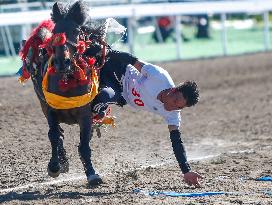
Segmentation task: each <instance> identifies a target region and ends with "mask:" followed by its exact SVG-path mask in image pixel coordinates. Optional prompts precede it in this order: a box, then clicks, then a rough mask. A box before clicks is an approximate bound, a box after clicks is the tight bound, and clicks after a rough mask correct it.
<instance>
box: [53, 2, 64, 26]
mask: <svg viewBox="0 0 272 205" xmlns="http://www.w3.org/2000/svg"><path fill="white" fill-rule="evenodd" d="M65 13H66V10H65V7H64V5H63V4H61V3H59V2H56V3H55V4H54V5H53V9H52V13H51V19H52V20H53V21H54V22H55V23H57V22H58V21H59V20H61V19H63V18H64V15H65Z"/></svg>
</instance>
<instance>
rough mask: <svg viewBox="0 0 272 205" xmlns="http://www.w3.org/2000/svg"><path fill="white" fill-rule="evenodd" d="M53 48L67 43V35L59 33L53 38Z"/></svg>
mask: <svg viewBox="0 0 272 205" xmlns="http://www.w3.org/2000/svg"><path fill="white" fill-rule="evenodd" d="M51 39H52V46H61V45H64V44H65V42H66V36H65V33H57V34H54V35H53V36H52V38H51Z"/></svg>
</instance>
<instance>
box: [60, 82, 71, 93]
mask: <svg viewBox="0 0 272 205" xmlns="http://www.w3.org/2000/svg"><path fill="white" fill-rule="evenodd" d="M59 89H60V91H62V92H66V91H67V90H68V89H69V85H68V82H67V81H65V80H63V79H62V80H59Z"/></svg>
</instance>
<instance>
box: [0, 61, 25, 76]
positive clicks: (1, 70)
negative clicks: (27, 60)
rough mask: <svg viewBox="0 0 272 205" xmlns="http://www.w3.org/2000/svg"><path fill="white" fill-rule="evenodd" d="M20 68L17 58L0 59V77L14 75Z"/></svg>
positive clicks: (20, 64)
mask: <svg viewBox="0 0 272 205" xmlns="http://www.w3.org/2000/svg"><path fill="white" fill-rule="evenodd" d="M21 66H22V63H21V61H20V58H19V57H9V58H7V57H6V58H5V57H1V58H0V76H3V75H14V74H16V72H17V71H18V70H19V68H20V67H21Z"/></svg>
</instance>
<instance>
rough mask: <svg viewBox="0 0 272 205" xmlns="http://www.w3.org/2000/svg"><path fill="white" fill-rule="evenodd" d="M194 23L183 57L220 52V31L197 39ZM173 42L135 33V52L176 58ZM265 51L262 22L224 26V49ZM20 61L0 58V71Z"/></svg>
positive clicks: (145, 57) (120, 46) (13, 67)
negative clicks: (244, 26)
mask: <svg viewBox="0 0 272 205" xmlns="http://www.w3.org/2000/svg"><path fill="white" fill-rule="evenodd" d="M194 29H195V28H194V27H183V28H182V31H183V33H184V34H185V36H186V37H187V38H189V39H190V40H189V42H182V45H181V56H182V59H193V58H205V57H212V56H221V55H223V48H222V44H221V32H220V31H218V30H210V36H211V38H210V39H196V38H195V37H194V33H195V30H194ZM270 39H271V41H270V48H272V31H271V32H270ZM116 46H117V47H116V48H117V49H119V50H123V51H128V46H126V45H124V44H121V43H120V44H117V45H116ZM176 47H177V46H176V43H175V42H174V41H173V40H172V39H168V40H167V42H166V43H161V44H160V43H155V42H154V40H153V39H152V37H151V34H150V33H148V34H141V35H139V34H137V35H135V46H134V52H135V55H136V56H137V57H138V58H140V59H143V60H146V61H153V62H156V61H169V60H175V59H177V56H176V55H177V54H176V49H177V48H176ZM258 51H264V34H263V29H262V26H261V25H258V26H255V27H254V28H252V29H244V30H235V29H228V30H227V52H228V54H229V55H236V54H243V53H249V52H258ZM20 66H21V62H20V60H19V58H18V57H16V58H4V57H2V58H0V75H13V74H15V73H16V72H17V70H18V69H19V67H20Z"/></svg>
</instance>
